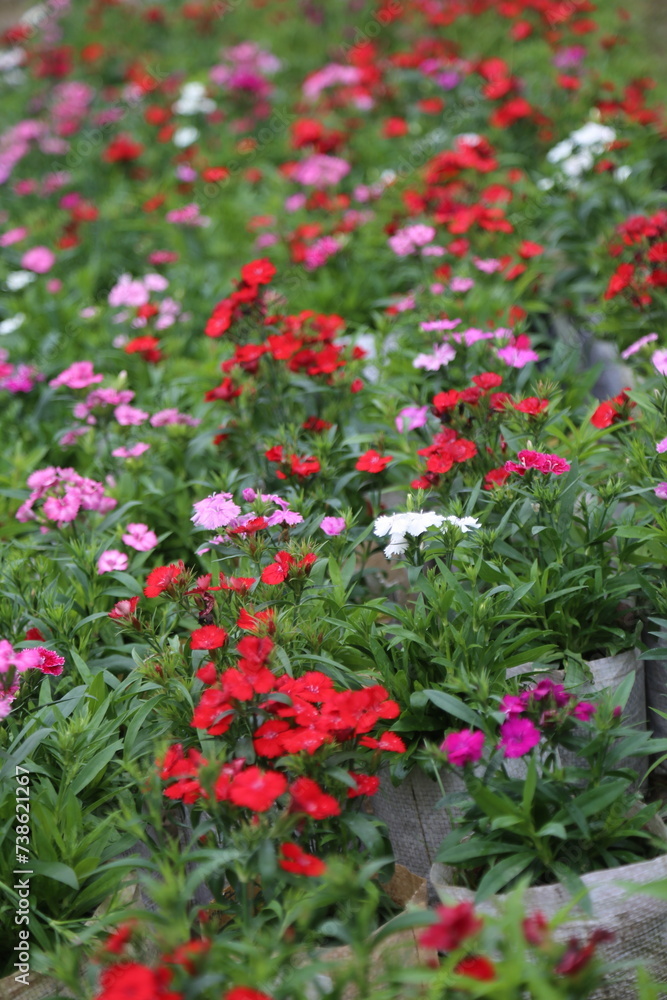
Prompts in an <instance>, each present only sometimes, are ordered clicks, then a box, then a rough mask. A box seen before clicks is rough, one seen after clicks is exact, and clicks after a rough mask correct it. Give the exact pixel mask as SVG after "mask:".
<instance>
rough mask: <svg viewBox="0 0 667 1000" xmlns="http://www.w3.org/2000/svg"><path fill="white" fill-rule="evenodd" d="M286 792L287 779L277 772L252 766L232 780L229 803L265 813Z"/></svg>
mask: <svg viewBox="0 0 667 1000" xmlns="http://www.w3.org/2000/svg"><path fill="white" fill-rule="evenodd" d="M286 791H287V778H286V777H285V775H284V774H280V773H279V772H278V771H262V770H261V769H260V768H259V767H256V766H255V765H254V764H253V765H252V767H247V768H246V769H245V771H241V773H240V774H237V775H236V777H235V778H234V779H233V780H232V784H231V788H230V790H229V798H230V801H231V802H233V803H234V805H235V806H243V807H244V808H246V809H252V810H253V812H266V811H267V809H270V808H271V806H272V805H273V804H274V802H275V801H276V799H279V798H280V796H281V795H283V794H284V793H285V792H286Z"/></svg>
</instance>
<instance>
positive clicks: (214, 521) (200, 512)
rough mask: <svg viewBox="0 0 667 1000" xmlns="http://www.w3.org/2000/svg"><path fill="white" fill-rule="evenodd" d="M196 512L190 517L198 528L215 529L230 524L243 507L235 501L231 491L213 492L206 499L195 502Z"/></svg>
mask: <svg viewBox="0 0 667 1000" xmlns="http://www.w3.org/2000/svg"><path fill="white" fill-rule="evenodd" d="M193 508H194V511H195V513H194V514H193V516H192V517H191V518H190V520H191V521H192V523H193V524H194V525H195V526H196V527H198V528H206V529H208V530H209V531H215V530H216V529H217V528H224V527H226V525H228V524H230V523H231V522H232V521H233V520H234V518H235V517H237V516H238V515H239V514H240V513H241V508H240V507H239V505H238V504H236V503H234V500H233V499H232V494H231V493H212V494H211V496H210V497H206V499H205V500H199V501H198V503H196V504H193Z"/></svg>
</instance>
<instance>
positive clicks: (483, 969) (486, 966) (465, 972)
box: [454, 955, 496, 983]
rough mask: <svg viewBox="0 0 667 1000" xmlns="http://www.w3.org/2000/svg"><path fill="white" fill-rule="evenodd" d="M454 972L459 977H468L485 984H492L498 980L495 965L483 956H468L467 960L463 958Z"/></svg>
mask: <svg viewBox="0 0 667 1000" xmlns="http://www.w3.org/2000/svg"><path fill="white" fill-rule="evenodd" d="M454 972H455V973H456V975H457V976H467V977H468V979H476V980H478V981H479V982H483V983H487V982H491V980H493V979H495V978H496V967H495V965H494V964H493V962H491V961H490V960H489V959H488V958H484V956H483V955H468V956H467V957H466V958H462V959H461V961H460V962H459V963H458V965H457V966H456V967H455V969H454Z"/></svg>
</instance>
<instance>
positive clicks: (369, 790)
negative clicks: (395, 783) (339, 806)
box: [347, 771, 380, 799]
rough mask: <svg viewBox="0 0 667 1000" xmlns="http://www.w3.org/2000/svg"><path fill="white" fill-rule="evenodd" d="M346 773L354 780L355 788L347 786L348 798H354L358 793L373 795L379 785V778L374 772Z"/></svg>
mask: <svg viewBox="0 0 667 1000" xmlns="http://www.w3.org/2000/svg"><path fill="white" fill-rule="evenodd" d="M348 774H349V775H350V777H351V778H352V779H353V780H354V783H355V785H356V786H357V787H356V788H348V790H347V797H348V799H356V798H358V797H359V796H360V795H375V794H376V793H377V791H378V789H379V787H380V779H379V778H378V777H377V775H374V774H355V773H354V772H353V771H349V772H348Z"/></svg>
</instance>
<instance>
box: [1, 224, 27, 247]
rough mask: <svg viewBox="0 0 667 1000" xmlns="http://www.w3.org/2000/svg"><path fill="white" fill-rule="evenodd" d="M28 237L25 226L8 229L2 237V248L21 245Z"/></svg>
mask: <svg viewBox="0 0 667 1000" xmlns="http://www.w3.org/2000/svg"><path fill="white" fill-rule="evenodd" d="M27 235H28V230H27V229H26V227H25V226H17V227H16V228H15V229H8V230H7V232H5V233H3V234H2V236H0V247H10V246H11V245H12V243H20V241H21V240H24V239H25V238H26V236H27Z"/></svg>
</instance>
